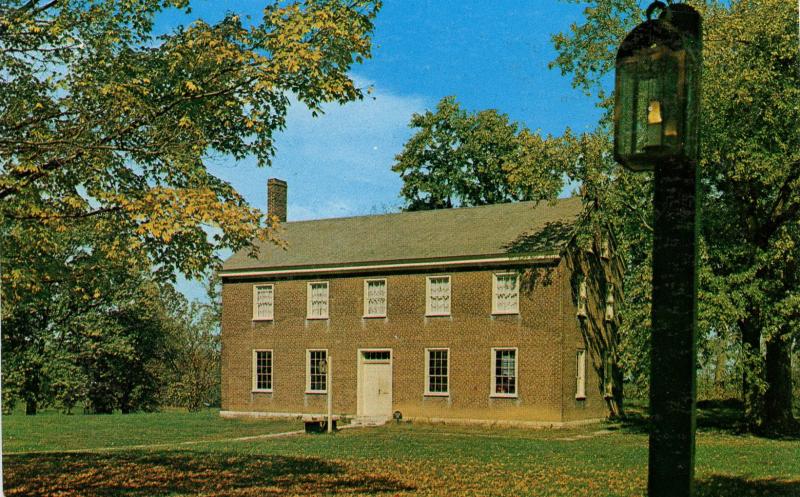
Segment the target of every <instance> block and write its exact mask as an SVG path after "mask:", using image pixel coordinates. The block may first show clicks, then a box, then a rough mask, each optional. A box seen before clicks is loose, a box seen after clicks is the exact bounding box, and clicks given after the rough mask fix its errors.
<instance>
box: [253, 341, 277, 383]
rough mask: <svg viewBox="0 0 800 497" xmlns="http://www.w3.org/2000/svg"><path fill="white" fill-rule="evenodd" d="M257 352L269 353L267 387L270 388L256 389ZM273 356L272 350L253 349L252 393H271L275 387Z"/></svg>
mask: <svg viewBox="0 0 800 497" xmlns="http://www.w3.org/2000/svg"><path fill="white" fill-rule="evenodd" d="M259 352H269V362H270V367H269V385H270V388H258V353H259ZM274 372H275V354H274V353H273V352H272V349H253V385H252V386H253V389H252V391H253V392H257V393H272V389H273V388H274V385H275V378H274V376H275V375H274Z"/></svg>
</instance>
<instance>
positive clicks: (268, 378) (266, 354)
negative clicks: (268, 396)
mask: <svg viewBox="0 0 800 497" xmlns="http://www.w3.org/2000/svg"><path fill="white" fill-rule="evenodd" d="M253 391H254V392H271V391H272V351H271V350H254V351H253Z"/></svg>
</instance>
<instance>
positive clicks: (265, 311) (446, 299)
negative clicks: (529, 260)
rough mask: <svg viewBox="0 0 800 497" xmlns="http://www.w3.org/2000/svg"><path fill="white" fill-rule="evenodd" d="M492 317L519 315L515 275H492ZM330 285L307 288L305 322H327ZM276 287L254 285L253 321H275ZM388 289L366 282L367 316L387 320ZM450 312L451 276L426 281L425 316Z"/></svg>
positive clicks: (311, 284) (373, 281) (315, 283)
mask: <svg viewBox="0 0 800 497" xmlns="http://www.w3.org/2000/svg"><path fill="white" fill-rule="evenodd" d="M492 281H493V284H492V314H518V313H519V278H518V275H517V274H516V273H495V274H493V275H492ZM329 296H330V294H329V284H328V282H327V281H312V282H309V283H308V284H307V285H306V319H328V316H329V312H328V310H329ZM275 301H276V299H275V285H274V284H273V283H265V284H258V285H254V286H253V320H256V321H258V320H267V321H269V320H272V319H274V316H275ZM388 302H389V289H388V284H387V281H386V279H384V278H379V279H365V280H364V314H363V315H364V317H365V318H383V317H386V314H387V308H388ZM450 312H451V291H450V276H447V275H441V276H428V277H426V278H425V315H426V316H449V315H450Z"/></svg>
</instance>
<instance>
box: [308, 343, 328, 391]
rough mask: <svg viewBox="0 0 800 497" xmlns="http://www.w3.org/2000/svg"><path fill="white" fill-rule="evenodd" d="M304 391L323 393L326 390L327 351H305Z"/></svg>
mask: <svg viewBox="0 0 800 497" xmlns="http://www.w3.org/2000/svg"><path fill="white" fill-rule="evenodd" d="M306 359H307V360H306V366H307V367H306V392H308V393H325V392H327V391H328V351H327V350H307V351H306Z"/></svg>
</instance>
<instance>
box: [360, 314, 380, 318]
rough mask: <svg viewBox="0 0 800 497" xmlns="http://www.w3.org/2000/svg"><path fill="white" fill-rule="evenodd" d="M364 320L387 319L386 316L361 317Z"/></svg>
mask: <svg viewBox="0 0 800 497" xmlns="http://www.w3.org/2000/svg"><path fill="white" fill-rule="evenodd" d="M361 317H362V318H364V319H386V314H383V315H378V316H361Z"/></svg>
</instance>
